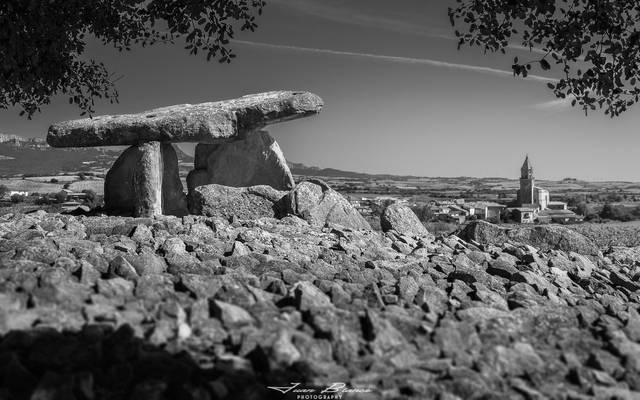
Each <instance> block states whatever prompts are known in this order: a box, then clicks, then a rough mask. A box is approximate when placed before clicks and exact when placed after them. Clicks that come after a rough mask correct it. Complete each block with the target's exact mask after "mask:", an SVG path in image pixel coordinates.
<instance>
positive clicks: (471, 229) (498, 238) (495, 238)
mask: <svg viewBox="0 0 640 400" xmlns="http://www.w3.org/2000/svg"><path fill="white" fill-rule="evenodd" d="M458 237H459V238H460V239H462V240H466V241H467V242H471V241H473V242H477V243H480V244H493V245H501V244H502V243H504V242H506V241H507V236H506V234H505V230H504V229H502V228H500V227H499V226H498V225H494V224H491V223H489V222H486V221H473V222H471V223H470V224H468V225H467V226H465V227H464V229H463V230H462V231H461V232H460V233H458Z"/></svg>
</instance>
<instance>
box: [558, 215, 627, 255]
mask: <svg viewBox="0 0 640 400" xmlns="http://www.w3.org/2000/svg"><path fill="white" fill-rule="evenodd" d="M567 227H569V228H570V229H571V230H574V231H576V232H578V233H581V234H583V235H585V236H587V237H588V238H590V239H591V240H593V241H594V242H595V243H596V244H597V245H598V246H600V247H601V248H603V249H607V248H609V247H611V246H628V247H637V246H640V222H638V221H633V222H609V223H604V224H598V223H584V224H576V225H567Z"/></svg>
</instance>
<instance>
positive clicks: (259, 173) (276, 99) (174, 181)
mask: <svg viewBox="0 0 640 400" xmlns="http://www.w3.org/2000/svg"><path fill="white" fill-rule="evenodd" d="M322 107H323V101H322V99H321V98H320V97H319V96H317V95H315V94H312V93H308V92H291V91H278V92H267V93H261V94H254V95H249V96H244V97H241V98H238V99H234V100H226V101H219V102H213V103H202V104H194V105H191V104H183V105H175V106H169V107H163V108H158V109H155V110H150V111H145V112H142V113H138V114H124V115H106V116H98V117H93V118H85V119H79V120H74V121H67V122H60V123H57V124H54V125H52V126H51V127H50V128H49V132H48V135H47V143H48V144H49V145H50V146H52V147H97V146H100V147H102V146H130V147H129V148H128V149H126V150H125V151H124V152H123V153H122V155H120V157H119V158H118V159H117V160H116V162H115V163H114V165H113V166H112V168H111V169H110V170H109V172H108V173H107V176H106V178H105V183H104V202H105V210H106V211H107V212H108V213H112V214H118V215H132V216H135V217H150V216H154V215H162V214H164V215H177V216H183V215H186V214H188V213H189V211H188V205H187V196H186V195H185V193H184V191H183V186H182V182H181V181H180V176H179V172H178V157H177V155H176V151H175V149H174V148H173V145H172V143H187V142H192V143H198V145H197V146H196V151H195V169H194V170H193V171H191V173H190V174H189V176H188V177H187V186H188V190H189V192H190V193H191V192H193V191H194V189H195V188H196V187H198V186H202V185H208V184H219V185H225V186H233V187H249V186H256V185H268V186H271V187H273V188H274V189H277V190H290V189H292V188H293V187H294V186H295V184H294V181H293V177H292V175H291V172H290V171H289V168H288V166H287V163H286V160H285V158H284V156H283V154H282V151H281V149H280V146H279V145H278V143H277V142H276V141H275V140H274V139H273V137H271V135H269V133H267V132H266V131H264V128H265V127H266V126H267V125H271V124H275V123H278V122H283V121H289V120H294V119H298V118H304V117H308V116H311V115H315V114H317V113H319V112H320V111H321V109H322Z"/></svg>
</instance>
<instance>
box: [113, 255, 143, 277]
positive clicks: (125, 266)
mask: <svg viewBox="0 0 640 400" xmlns="http://www.w3.org/2000/svg"><path fill="white" fill-rule="evenodd" d="M109 269H110V270H111V273H112V274H114V275H117V276H120V277H122V278H124V279H127V280H130V281H135V280H136V279H138V273H137V272H136V269H135V268H134V267H133V266H132V265H131V264H130V263H129V261H127V260H126V259H125V258H124V257H122V256H118V257H116V258H114V259H113V260H112V261H111V263H110V264H109Z"/></svg>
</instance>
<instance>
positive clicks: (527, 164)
mask: <svg viewBox="0 0 640 400" xmlns="http://www.w3.org/2000/svg"><path fill="white" fill-rule="evenodd" d="M350 201H351V203H352V205H354V206H355V207H356V208H357V209H358V211H360V213H362V214H363V215H365V216H370V215H373V214H376V210H380V209H384V207H385V206H386V205H388V204H390V203H402V204H405V205H408V206H410V207H411V208H413V209H414V211H416V214H418V216H419V217H421V219H422V220H423V221H443V222H448V223H454V224H464V223H466V222H468V221H473V220H486V221H490V222H493V223H518V224H533V223H560V224H569V223H578V222H582V221H584V218H585V216H584V215H579V214H577V213H576V212H575V207H573V208H574V209H573V210H572V209H570V207H569V206H568V203H567V202H564V201H552V200H551V195H550V192H549V190H547V189H543V188H541V187H539V186H537V185H536V178H535V176H534V174H533V166H532V163H531V161H530V159H529V156H528V155H527V156H526V157H525V161H524V163H523V165H522V167H521V170H520V188H519V190H517V192H516V193H515V199H513V200H510V201H509V200H508V201H500V202H499V201H488V200H481V201H478V200H476V199H468V198H455V199H451V198H436V199H429V200H428V201H426V202H425V201H415V200H413V201H412V198H410V197H402V196H393V195H378V196H368V197H360V198H356V197H355V196H351V197H350Z"/></svg>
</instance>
